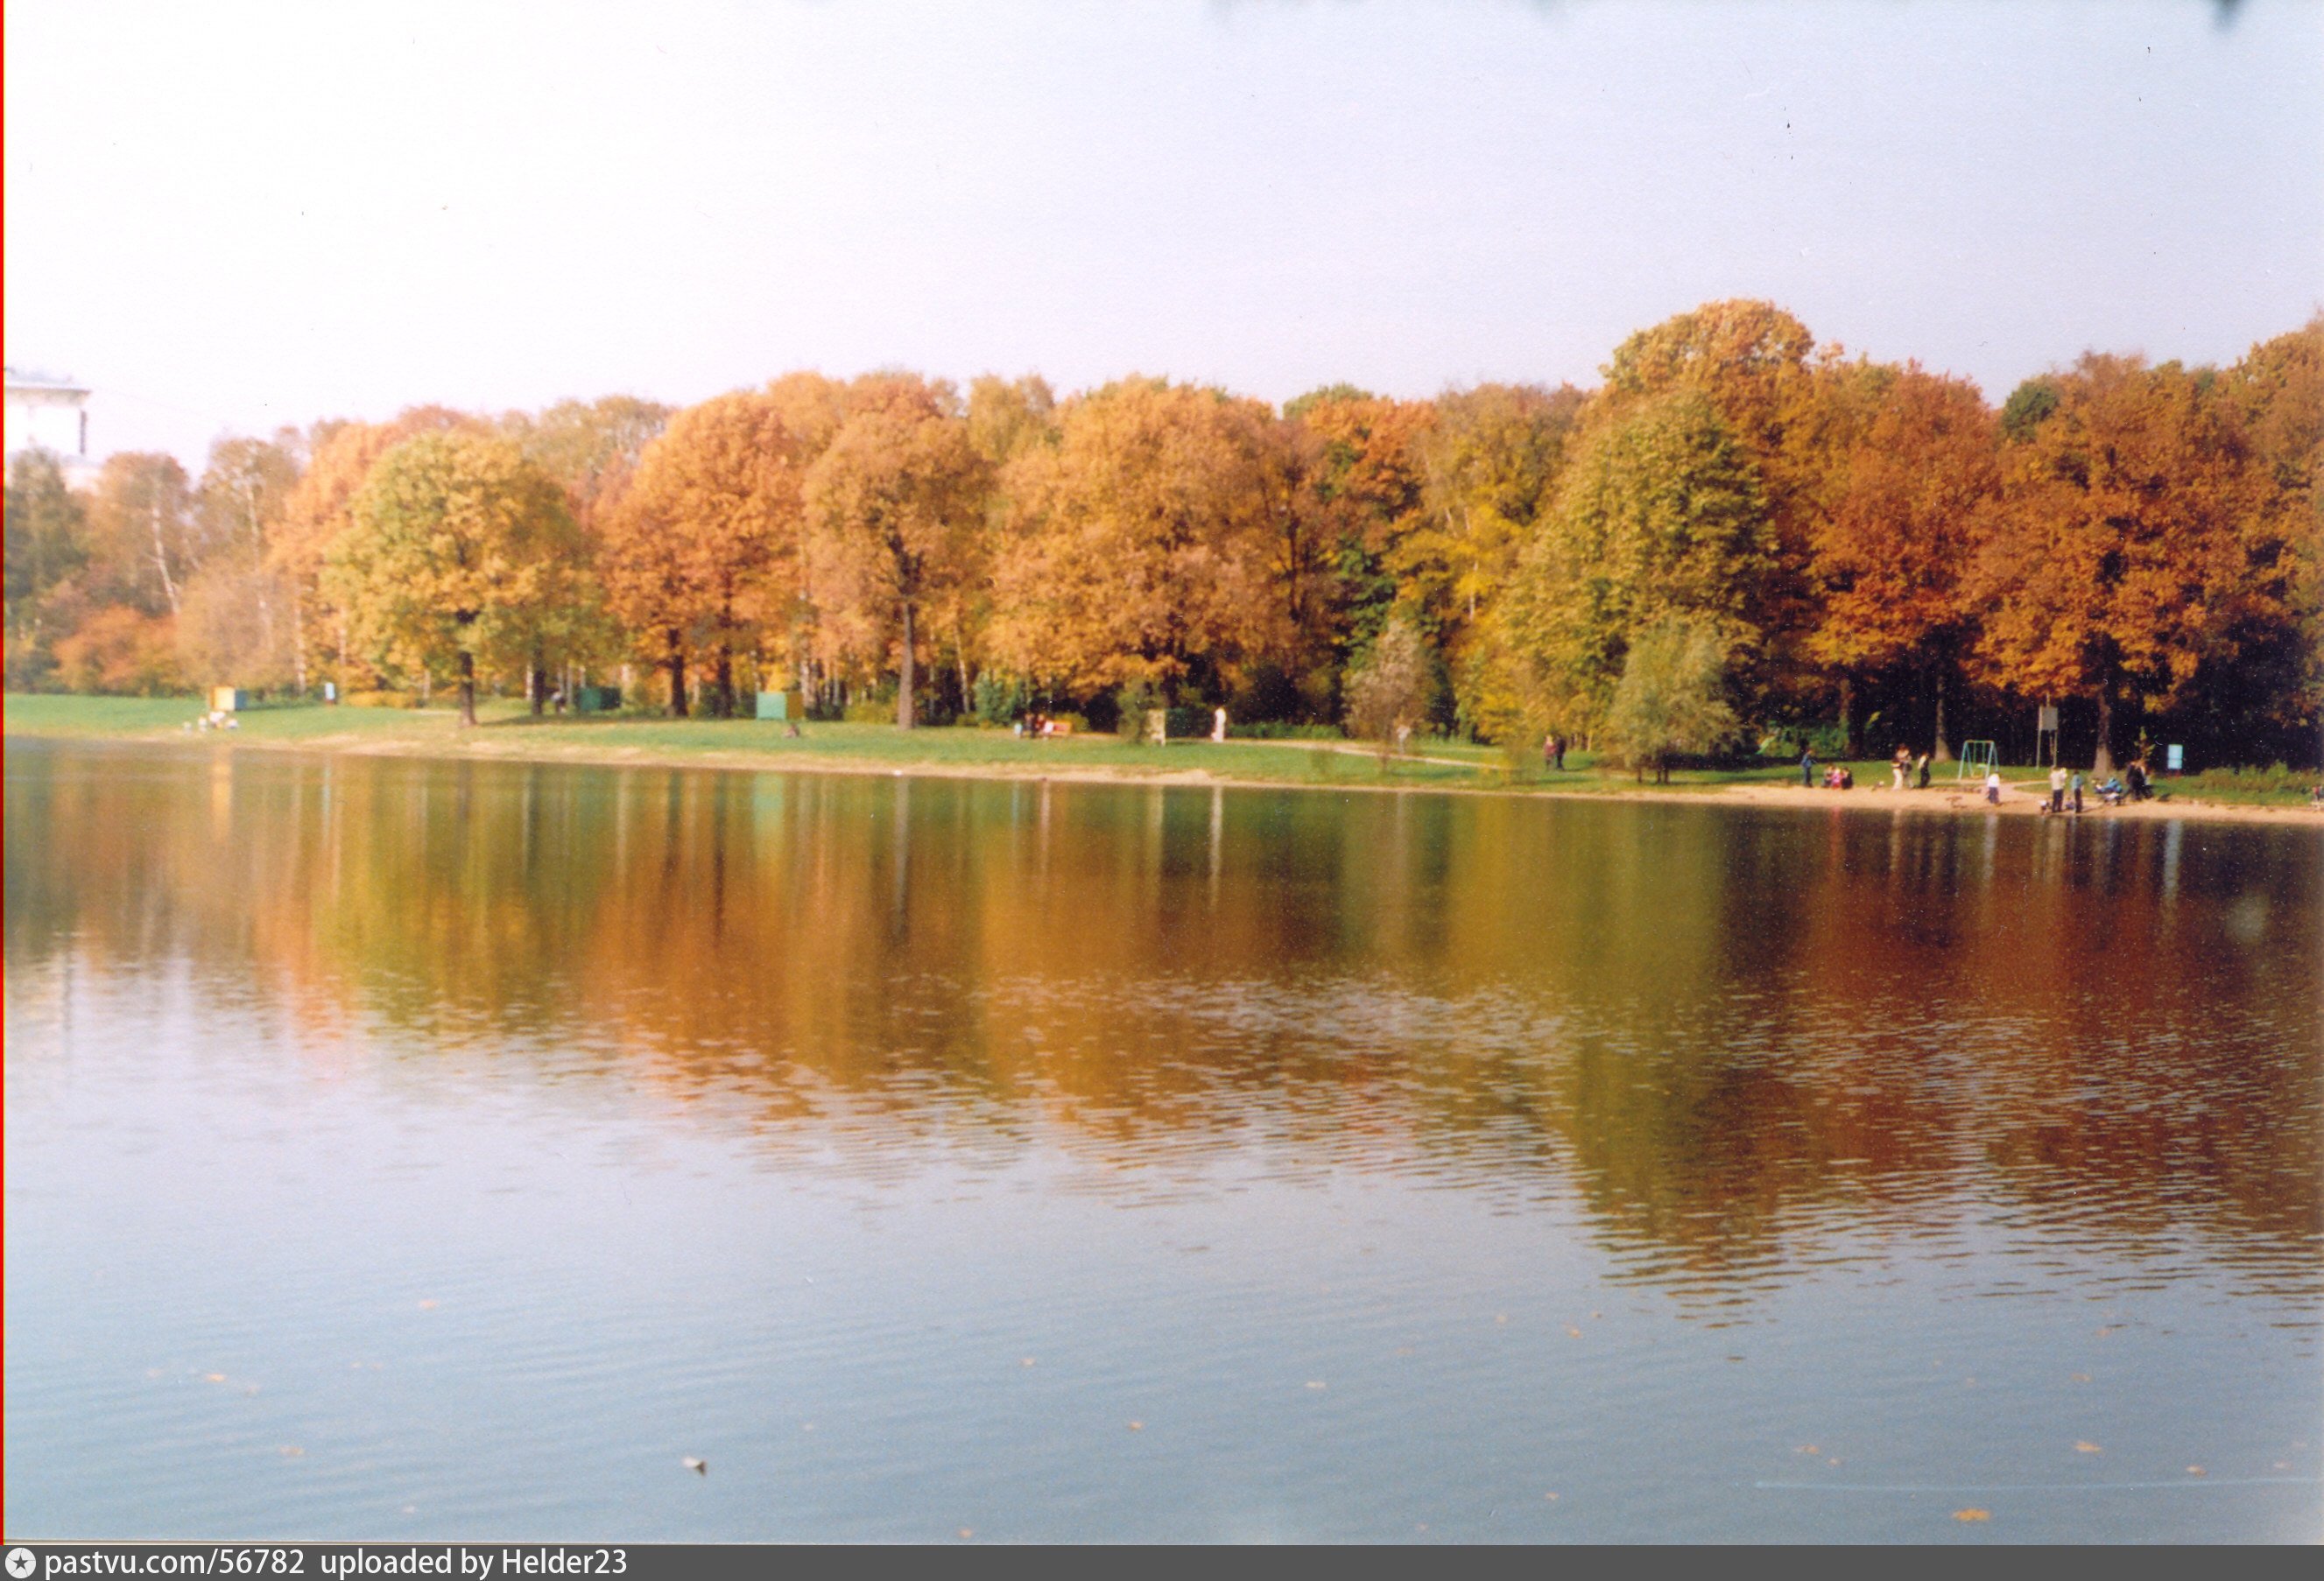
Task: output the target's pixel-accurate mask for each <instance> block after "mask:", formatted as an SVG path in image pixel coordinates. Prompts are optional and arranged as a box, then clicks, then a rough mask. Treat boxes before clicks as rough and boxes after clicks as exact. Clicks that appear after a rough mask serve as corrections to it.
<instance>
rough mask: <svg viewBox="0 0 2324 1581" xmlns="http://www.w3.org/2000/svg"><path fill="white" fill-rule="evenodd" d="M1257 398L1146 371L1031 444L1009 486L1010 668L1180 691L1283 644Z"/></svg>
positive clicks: (1004, 631)
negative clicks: (1258, 444)
mask: <svg viewBox="0 0 2324 1581" xmlns="http://www.w3.org/2000/svg"><path fill="white" fill-rule="evenodd" d="M1256 405H1257V403H1255V402H1239V401H1237V400H1235V399H1234V398H1232V397H1230V396H1228V395H1226V394H1225V393H1224V392H1222V391H1217V390H1213V389H1208V388H1203V387H1198V386H1194V385H1184V384H1171V383H1168V382H1166V381H1162V380H1158V379H1142V378H1140V379H1127V380H1122V381H1119V382H1117V383H1113V384H1109V385H1107V386H1105V387H1104V388H1102V389H1101V390H1097V391H1092V392H1091V393H1089V394H1087V395H1083V396H1079V397H1076V398H1075V399H1074V400H1068V401H1066V402H1065V403H1064V404H1063V405H1062V406H1060V407H1059V408H1058V411H1057V418H1058V437H1057V442H1056V445H1055V446H1037V447H1034V448H1031V449H1028V450H1027V451H1025V452H1022V453H1020V454H1019V455H1018V457H1017V458H1016V460H1015V461H1014V462H1012V463H1011V464H1010V467H1009V468H1008V471H1007V474H1006V478H1005V482H1004V485H1003V486H1004V488H1005V489H1006V490H1007V492H1008V493H1009V495H1010V500H1011V501H1012V510H1011V514H1010V526H1009V529H1008V532H1007V536H1006V538H1004V540H1003V542H1002V544H1001V547H1000V549H999V553H998V565H997V567H996V571H995V575H994V587H995V602H996V605H997V608H998V610H999V611H1000V613H999V615H998V618H997V620H996V622H995V632H994V639H995V642H996V645H997V647H998V648H999V650H1000V651H1001V654H1002V656H1003V657H1004V658H1005V659H1006V660H1007V662H1009V663H1010V665H1011V666H1013V667H1014V668H1016V669H1017V670H1018V671H1019V673H1020V674H1023V675H1027V676H1034V677H1037V678H1038V679H1040V680H1042V681H1045V682H1047V683H1052V684H1055V685H1061V686H1064V687H1066V688H1068V689H1074V690H1082V691H1090V690H1095V689H1098V688H1102V687H1113V686H1118V685H1125V684H1135V685H1150V686H1154V687H1157V688H1159V689H1161V690H1163V691H1165V692H1170V691H1174V690H1175V689H1176V687H1177V686H1178V685H1180V684H1181V683H1182V682H1184V681H1185V680H1186V679H1187V678H1188V677H1189V676H1192V675H1194V673H1195V672H1196V671H1197V670H1198V669H1199V670H1202V671H1204V672H1205V673H1207V674H1208V675H1210V676H1213V677H1215V676H1216V675H1217V674H1218V668H1219V666H1222V664H1228V663H1232V662H1236V661H1238V660H1240V659H1241V658H1244V657H1250V656H1252V655H1256V654H1259V653H1262V652H1265V651H1267V650H1268V648H1269V645H1270V644H1271V643H1275V642H1277V641H1279V639H1280V638H1281V636H1282V620H1281V608H1282V606H1281V605H1280V604H1279V603H1278V602H1277V593H1278V591H1279V590H1277V588H1275V587H1273V586H1271V585H1270V582H1271V578H1270V575H1269V565H1268V551H1269V548H1270V539H1271V534H1272V530H1273V527H1274V523H1273V522H1271V521H1270V519H1269V518H1268V513H1267V509H1268V491H1267V490H1266V488H1265V487H1263V486H1262V485H1261V484H1260V483H1259V481H1258V478H1259V474H1261V473H1263V471H1264V469H1265V468H1266V466H1267V465H1268V457H1267V456H1266V455H1265V454H1264V453H1263V452H1260V451H1259V450H1257V449H1256V448H1255V447H1254V446H1253V444H1252V437H1253V433H1254V428H1255V427H1256V415H1255V414H1253V413H1251V412H1250V411H1249V410H1248V408H1250V407H1252V406H1256ZM1265 411H1266V409H1265V408H1264V407H1259V412H1261V413H1264V412H1265Z"/></svg>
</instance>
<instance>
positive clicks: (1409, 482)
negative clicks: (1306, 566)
mask: <svg viewBox="0 0 2324 1581" xmlns="http://www.w3.org/2000/svg"><path fill="white" fill-rule="evenodd" d="M1283 415H1284V417H1285V418H1286V419H1288V420H1289V421H1291V422H1294V423H1296V424H1297V425H1299V426H1300V427H1302V428H1305V430H1306V431H1307V432H1308V433H1309V434H1310V435H1312V436H1313V437H1314V440H1315V442H1316V444H1317V446H1319V451H1318V455H1317V457H1316V461H1315V464H1314V468H1313V472H1312V474H1311V482H1310V485H1309V486H1310V487H1311V489H1312V490H1313V491H1314V498H1315V504H1316V507H1317V511H1318V515H1319V518H1320V520H1319V523H1318V525H1319V528H1320V530H1321V533H1322V535H1323V541H1324V543H1325V545H1326V546H1327V553H1328V554H1329V556H1330V560H1331V565H1330V570H1331V574H1330V577H1329V579H1328V581H1327V582H1326V583H1325V584H1324V590H1323V592H1324V597H1325V599H1326V601H1327V607H1326V610H1325V611H1324V617H1323V623H1324V627H1325V630H1326V633H1327V635H1328V638H1329V640H1330V642H1331V645H1332V648H1333V655H1334V657H1335V658H1336V659H1337V660H1338V662H1340V663H1341V664H1342V665H1344V664H1346V663H1348V662H1349V661H1350V659H1351V657H1353V656H1354V655H1355V654H1356V653H1358V652H1360V651H1363V650H1365V649H1368V648H1370V647H1371V645H1372V644H1373V643H1374V642H1375V641H1377V640H1378V639H1379V635H1380V632H1381V631H1382V630H1384V629H1385V628H1386V627H1387V625H1388V617H1389V611H1392V610H1393V609H1394V608H1395V607H1396V606H1397V602H1398V599H1399V596H1400V595H1401V594H1402V593H1403V591H1404V589H1403V586H1402V584H1400V583H1399V582H1398V579H1397V575H1396V574H1395V571H1394V570H1393V569H1392V567H1393V566H1395V565H1398V564H1401V563H1403V561H1402V557H1401V556H1400V555H1399V551H1400V550H1401V548H1402V547H1403V545H1404V542H1405V539H1406V537H1407V536H1408V535H1410V534H1411V533H1412V532H1414V531H1415V530H1416V529H1421V528H1423V527H1424V526H1425V524H1426V516H1425V506H1426V502H1427V497H1428V496H1427V484H1428V478H1427V473H1426V469H1425V462H1424V460H1423V451H1424V447H1425V443H1426V440H1427V437H1428V431H1429V427H1430V425H1431V424H1432V423H1433V422H1434V418H1435V409H1434V407H1433V406H1431V405H1430V404H1429V403H1428V402H1426V401H1417V400H1388V399H1385V398H1383V397H1380V396H1376V395H1372V394H1369V393H1368V392H1366V391H1361V390H1358V389H1356V388H1354V387H1353V386H1351V385H1344V384H1342V385H1332V386H1328V387H1326V388H1324V389H1322V390H1316V391H1310V392H1308V393H1307V394H1305V395H1303V396H1300V397H1299V398H1298V399H1296V400H1292V401H1288V402H1286V404H1285V406H1284V409H1283ZM1423 597H1425V595H1422V594H1418V593H1416V596H1415V599H1414V609H1415V611H1416V615H1417V611H1418V607H1419V602H1421V599H1422V598H1423ZM1432 662H1433V661H1432Z"/></svg>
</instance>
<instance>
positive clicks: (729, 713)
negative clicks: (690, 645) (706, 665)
mask: <svg viewBox="0 0 2324 1581" xmlns="http://www.w3.org/2000/svg"><path fill="white" fill-rule="evenodd" d="M716 686H717V690H716V692H715V694H713V695H712V697H711V699H710V712H711V713H712V714H713V716H715V717H716V718H719V719H732V718H733V717H734V650H733V648H729V647H727V646H726V644H725V643H724V641H721V642H720V643H719V644H718V672H717V681H716Z"/></svg>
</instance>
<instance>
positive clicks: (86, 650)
mask: <svg viewBox="0 0 2324 1581" xmlns="http://www.w3.org/2000/svg"><path fill="white" fill-rule="evenodd" d="M56 654H57V679H58V680H59V681H60V682H61V683H63V685H64V686H65V689H66V690H68V691H71V692H110V693H114V694H126V695H129V696H133V697H167V696H171V695H173V694H178V693H180V692H183V691H185V690H186V680H185V676H184V674H183V672H182V671H181V670H180V668H179V666H178V639H177V630H176V624H175V622H174V621H172V620H171V619H170V617H169V616H167V615H146V614H141V613H139V612H138V611H136V610H134V609H131V608H130V607H129V606H127V605H126V604H110V605H107V606H106V608H104V609H100V610H97V611H93V612H92V613H91V614H90V615H89V617H88V619H87V620H83V621H82V622H81V623H80V624H79V625H78V626H77V627H75V628H74V629H73V630H72V631H71V632H70V634H69V635H67V636H64V637H60V638H59V639H57V648H56Z"/></svg>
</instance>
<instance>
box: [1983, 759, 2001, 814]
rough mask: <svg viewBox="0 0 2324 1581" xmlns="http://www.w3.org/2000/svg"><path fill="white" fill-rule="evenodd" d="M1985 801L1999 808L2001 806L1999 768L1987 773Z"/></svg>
mask: <svg viewBox="0 0 2324 1581" xmlns="http://www.w3.org/2000/svg"><path fill="white" fill-rule="evenodd" d="M1985 799H1986V800H1987V801H1988V802H1990V803H1992V804H1994V805H1995V806H1999V805H2001V770H2000V769H1998V768H1988V769H1987V770H1986V771H1985Z"/></svg>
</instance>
